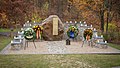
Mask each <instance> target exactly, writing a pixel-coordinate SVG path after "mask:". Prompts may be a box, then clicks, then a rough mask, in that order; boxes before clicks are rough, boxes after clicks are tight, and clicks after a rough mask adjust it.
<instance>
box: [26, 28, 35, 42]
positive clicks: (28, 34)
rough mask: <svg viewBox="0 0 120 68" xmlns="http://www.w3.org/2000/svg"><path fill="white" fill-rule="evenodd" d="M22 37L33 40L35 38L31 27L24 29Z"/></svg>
mask: <svg viewBox="0 0 120 68" xmlns="http://www.w3.org/2000/svg"><path fill="white" fill-rule="evenodd" d="M24 38H25V39H26V40H32V39H33V40H34V39H35V38H36V35H35V32H34V30H33V29H32V28H27V29H26V30H25V31H24Z"/></svg>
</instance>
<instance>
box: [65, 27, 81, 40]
mask: <svg viewBox="0 0 120 68" xmlns="http://www.w3.org/2000/svg"><path fill="white" fill-rule="evenodd" d="M78 33H79V30H78V28H77V27H76V26H69V28H68V30H67V35H68V37H69V38H76V37H77V35H78Z"/></svg>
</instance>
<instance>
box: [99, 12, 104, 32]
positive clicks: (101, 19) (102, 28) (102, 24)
mask: <svg viewBox="0 0 120 68" xmlns="http://www.w3.org/2000/svg"><path fill="white" fill-rule="evenodd" d="M100 21H101V31H102V33H104V10H100Z"/></svg>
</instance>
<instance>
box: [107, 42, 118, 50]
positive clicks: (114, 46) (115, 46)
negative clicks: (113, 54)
mask: <svg viewBox="0 0 120 68" xmlns="http://www.w3.org/2000/svg"><path fill="white" fill-rule="evenodd" d="M108 45H109V46H111V47H113V48H116V49H119V50H120V45H117V44H112V43H109V44H108Z"/></svg>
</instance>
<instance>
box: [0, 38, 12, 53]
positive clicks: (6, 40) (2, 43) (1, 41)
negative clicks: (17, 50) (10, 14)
mask: <svg viewBox="0 0 120 68" xmlns="http://www.w3.org/2000/svg"><path fill="white" fill-rule="evenodd" d="M11 39H12V38H10V37H5V36H0V51H1V50H2V49H3V48H4V47H5V46H6V45H7V44H9V43H10V41H11Z"/></svg>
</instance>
